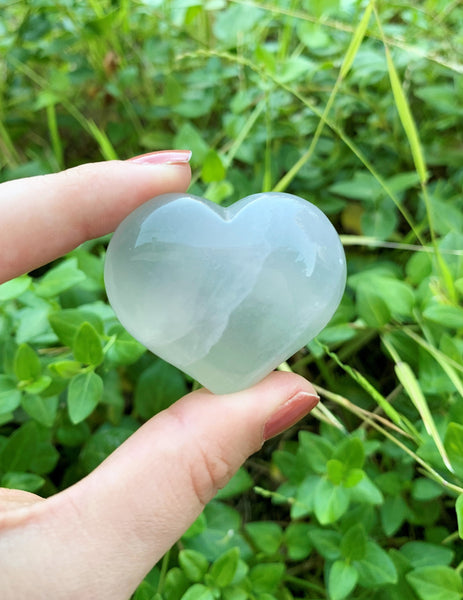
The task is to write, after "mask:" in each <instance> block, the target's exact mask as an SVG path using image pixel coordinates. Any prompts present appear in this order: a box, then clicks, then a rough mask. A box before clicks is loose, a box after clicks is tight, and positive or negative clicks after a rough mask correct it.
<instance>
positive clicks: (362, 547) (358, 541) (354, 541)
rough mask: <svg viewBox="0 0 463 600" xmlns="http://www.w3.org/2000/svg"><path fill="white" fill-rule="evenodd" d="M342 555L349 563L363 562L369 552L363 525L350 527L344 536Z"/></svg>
mask: <svg viewBox="0 0 463 600" xmlns="http://www.w3.org/2000/svg"><path fill="white" fill-rule="evenodd" d="M340 550H341V554H342V556H343V557H344V558H345V559H346V560H347V561H349V562H350V561H353V560H362V559H363V558H365V554H366V550H367V535H366V533H365V528H364V527H363V525H362V524H361V523H357V524H356V525H353V526H352V527H350V528H349V529H348V530H347V531H346V533H345V534H344V535H343V536H342V541H341V548H340Z"/></svg>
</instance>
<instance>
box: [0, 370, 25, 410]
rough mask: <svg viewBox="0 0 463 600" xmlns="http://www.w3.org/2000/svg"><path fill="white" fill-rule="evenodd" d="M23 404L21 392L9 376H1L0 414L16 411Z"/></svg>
mask: <svg viewBox="0 0 463 600" xmlns="http://www.w3.org/2000/svg"><path fill="white" fill-rule="evenodd" d="M20 402H21V392H20V391H19V390H18V389H17V387H16V382H15V381H14V380H13V379H12V378H11V377H8V375H0V414H3V413H9V412H13V411H14V410H16V409H17V408H18V406H19V404H20Z"/></svg>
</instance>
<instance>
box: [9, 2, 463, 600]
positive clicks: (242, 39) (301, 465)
mask: <svg viewBox="0 0 463 600" xmlns="http://www.w3.org/2000/svg"><path fill="white" fill-rule="evenodd" d="M0 14H1V17H0V168H1V180H8V179H13V178H17V177H21V176H28V175H34V174H41V173H48V172H53V171H56V170H59V169H61V168H64V167H69V166H72V165H74V164H78V163H82V162H88V161H94V160H102V159H112V158H116V157H117V158H128V157H129V156H131V155H135V154H139V153H141V152H146V151H150V150H155V149H162V148H171V147H177V148H191V149H192V150H193V157H192V167H193V174H194V176H193V185H192V188H191V191H192V192H193V193H198V194H204V195H205V196H206V197H208V198H210V199H212V200H214V201H216V202H219V203H223V204H229V203H231V202H234V201H235V200H237V199H239V198H240V197H243V196H245V195H248V194H251V193H254V192H258V191H261V190H271V189H277V190H285V191H288V192H291V193H295V194H298V195H301V196H302V197H304V198H307V199H310V200H311V201H312V202H314V203H315V204H317V206H319V207H320V208H321V209H322V210H323V211H324V212H325V213H327V214H328V215H329V217H330V219H331V220H332V222H333V223H334V225H335V226H336V227H337V229H338V231H339V232H340V233H341V234H342V239H343V242H344V244H345V248H346V253H347V261H348V270H349V275H348V285H347V289H346V293H345V296H344V299H343V301H342V304H341V306H340V308H339V310H338V311H337V313H336V315H335V317H334V318H333V320H332V322H331V323H330V325H329V326H328V327H327V328H326V329H325V330H324V331H323V332H322V333H321V334H320V335H319V336H318V338H317V340H314V341H313V342H311V343H310V344H309V346H308V348H307V349H304V350H303V351H301V352H300V353H299V354H298V355H296V356H295V357H293V358H292V359H291V360H290V361H288V364H286V365H283V366H282V367H281V368H283V369H292V370H294V371H295V372H297V373H300V374H302V375H304V376H305V377H307V378H309V379H310V380H311V381H313V382H314V383H315V384H316V385H317V388H318V390H319V392H320V395H321V397H322V400H323V404H322V406H321V407H320V408H319V409H317V410H316V411H315V413H314V415H315V418H314V417H311V418H309V419H306V420H305V421H304V422H303V423H302V425H301V426H298V427H296V428H294V429H293V430H292V431H290V432H288V433H286V434H285V435H283V436H280V437H279V438H278V439H276V440H273V441H271V442H270V443H268V444H267V445H266V447H265V448H264V449H263V451H262V452H261V453H260V454H258V455H256V456H254V457H253V458H252V459H251V460H250V461H249V462H248V463H247V464H246V466H245V468H244V469H242V470H241V471H240V472H239V473H238V474H237V476H236V477H235V478H234V479H233V480H232V482H231V484H230V485H229V486H227V488H225V490H223V491H221V492H220V493H219V495H218V497H217V498H216V499H215V500H214V501H213V502H211V503H210V505H209V506H207V508H206V509H205V511H204V514H203V515H202V516H201V517H200V518H199V519H198V521H197V522H196V523H195V524H194V525H193V526H192V527H191V528H190V530H189V531H188V532H187V533H186V534H185V536H184V537H183V538H182V540H181V541H180V542H179V543H178V544H177V545H176V546H175V547H174V548H173V549H172V550H171V551H170V553H169V554H168V555H166V556H165V557H164V559H163V560H162V562H161V563H160V564H159V565H157V566H156V567H155V568H154V569H153V571H152V572H151V573H150V574H149V576H148V577H147V578H146V581H144V582H143V583H142V584H141V585H140V587H139V589H138V590H137V592H136V593H135V596H134V597H135V598H136V600H152V599H156V600H180V599H183V600H196V599H199V598H200V599H201V600H209V599H219V598H223V599H225V600H245V599H247V598H250V599H255V600H271V599H274V598H276V599H278V600H287V599H290V598H310V599H323V598H330V599H332V600H341V599H343V598H356V599H363V598H368V599H370V598H371V599H378V600H379V599H390V598H395V599H397V600H402V599H403V600H434V599H437V600H458V599H459V598H462V597H463V587H462V579H461V570H462V567H463V562H462V561H463V552H462V549H461V545H460V541H459V539H460V538H459V533H458V527H459V526H460V536H461V535H462V533H463V500H462V498H463V496H462V495H460V494H463V381H462V373H463V359H462V356H463V335H462V333H463V308H462V306H461V300H462V297H463V256H462V254H463V253H462V249H463V233H462V232H463V210H462V209H463V196H462V184H463V168H462V156H463V153H462V148H463V127H462V124H463V110H462V99H463V76H462V73H463V61H462V57H463V33H462V27H461V24H462V23H463V6H462V5H461V3H460V2H448V0H423V1H418V0H416V1H415V2H398V1H397V2H393V1H391V2H388V1H384V2H381V1H379V0H378V1H377V2H376V3H375V2H370V3H369V2H367V1H357V0H329V1H327V0H326V1H321V0H306V1H302V0H301V1H295V0H274V1H273V2H269V3H267V2H266V3H260V4H259V3H255V2H251V1H247V0H239V1H234V2H225V1H222V0H210V1H205V2H198V1H197V0H171V1H167V2H161V1H158V0H144V1H139V2H128V1H126V0H125V1H124V0H121V1H120V2H116V1H112V2H109V1H103V2H97V1H96V0H86V1H85V2H77V1H75V0H59V1H58V2H49V1H47V0H30V1H28V2H21V1H19V2H18V1H16V2H14V1H0ZM106 243H107V239H99V240H95V241H93V242H88V243H86V244H84V245H83V246H82V247H80V248H79V249H77V250H75V251H74V252H72V253H71V254H70V255H68V256H66V257H64V258H63V259H61V260H59V261H56V262H55V263H53V264H51V265H47V266H46V267H45V268H43V269H40V270H38V271H36V272H34V273H32V274H30V275H24V276H23V277H20V278H18V279H16V280H13V281H11V282H8V283H6V284H3V285H2V286H0V356H1V361H0V482H1V485H2V486H7V487H17V488H21V489H25V490H29V491H33V492H37V493H39V494H41V495H44V496H47V495H50V494H53V493H55V492H56V491H58V490H60V489H63V488H64V487H66V486H68V485H70V484H72V483H73V482H75V481H76V480H78V479H79V478H81V477H82V476H84V475H85V474H86V473H88V472H89V471H91V470H92V469H93V468H94V467H95V466H96V465H98V464H99V462H101V460H103V459H104V458H105V457H106V456H107V455H108V454H109V453H110V452H111V451H112V450H113V449H114V448H116V447H117V446H118V445H119V444H120V443H121V442H122V441H123V440H125V439H126V438H127V437H128V436H129V435H130V434H131V433H132V432H133V431H134V430H135V429H136V428H137V427H139V426H140V424H141V423H142V422H144V421H145V420H147V419H149V418H150V417H151V416H152V415H154V414H156V413H157V412H158V411H160V410H162V409H163V408H164V407H166V406H168V405H169V404H171V403H172V402H174V401H175V400H176V399H177V398H179V397H180V396H181V395H183V394H184V393H185V392H187V391H188V390H189V389H191V386H192V382H191V381H190V380H188V379H186V378H185V377H184V376H183V375H182V373H180V372H179V371H177V370H176V369H175V368H173V367H171V366H170V365H168V364H166V363H164V362H162V361H160V360H159V359H157V358H156V357H154V356H152V355H151V354H149V353H148V352H146V351H145V350H144V348H143V347H141V346H140V345H139V344H138V343H137V342H136V341H134V340H133V339H132V338H131V337H130V336H129V335H128V334H127V333H125V332H124V330H123V329H122V327H121V326H120V325H119V324H118V322H117V320H116V319H115V317H114V314H113V312H112V310H111V308H110V307H109V306H108V304H107V302H106V298H105V292H104V286H103V264H104V253H105V245H106ZM303 301H304V299H303V298H301V302H303Z"/></svg>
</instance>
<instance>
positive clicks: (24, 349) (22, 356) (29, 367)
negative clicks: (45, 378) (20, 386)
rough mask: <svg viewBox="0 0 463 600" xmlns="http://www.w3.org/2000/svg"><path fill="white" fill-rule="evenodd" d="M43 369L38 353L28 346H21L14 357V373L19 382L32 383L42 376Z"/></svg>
mask: <svg viewBox="0 0 463 600" xmlns="http://www.w3.org/2000/svg"><path fill="white" fill-rule="evenodd" d="M41 370H42V367H41V365H40V359H39V357H38V356H37V353H36V352H34V350H33V349H32V348H31V347H30V346H28V345H27V344H21V345H20V346H18V349H17V350H16V354H15V357H14V372H15V375H16V377H17V378H18V380H19V381H30V380H31V379H35V378H37V377H38V376H39V375H40V372H41Z"/></svg>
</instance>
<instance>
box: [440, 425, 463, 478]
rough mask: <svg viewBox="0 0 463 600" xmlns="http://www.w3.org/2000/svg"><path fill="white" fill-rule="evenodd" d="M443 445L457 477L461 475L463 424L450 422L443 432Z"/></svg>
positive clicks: (462, 468) (462, 474) (462, 463)
mask: <svg viewBox="0 0 463 600" xmlns="http://www.w3.org/2000/svg"><path fill="white" fill-rule="evenodd" d="M444 447H445V450H446V451H447V455H448V457H449V460H450V462H451V463H452V466H453V468H454V469H455V472H456V473H457V474H458V475H459V477H463V425H460V423H453V422H450V423H449V424H448V426H447V431H446V432H445V438H444Z"/></svg>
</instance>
